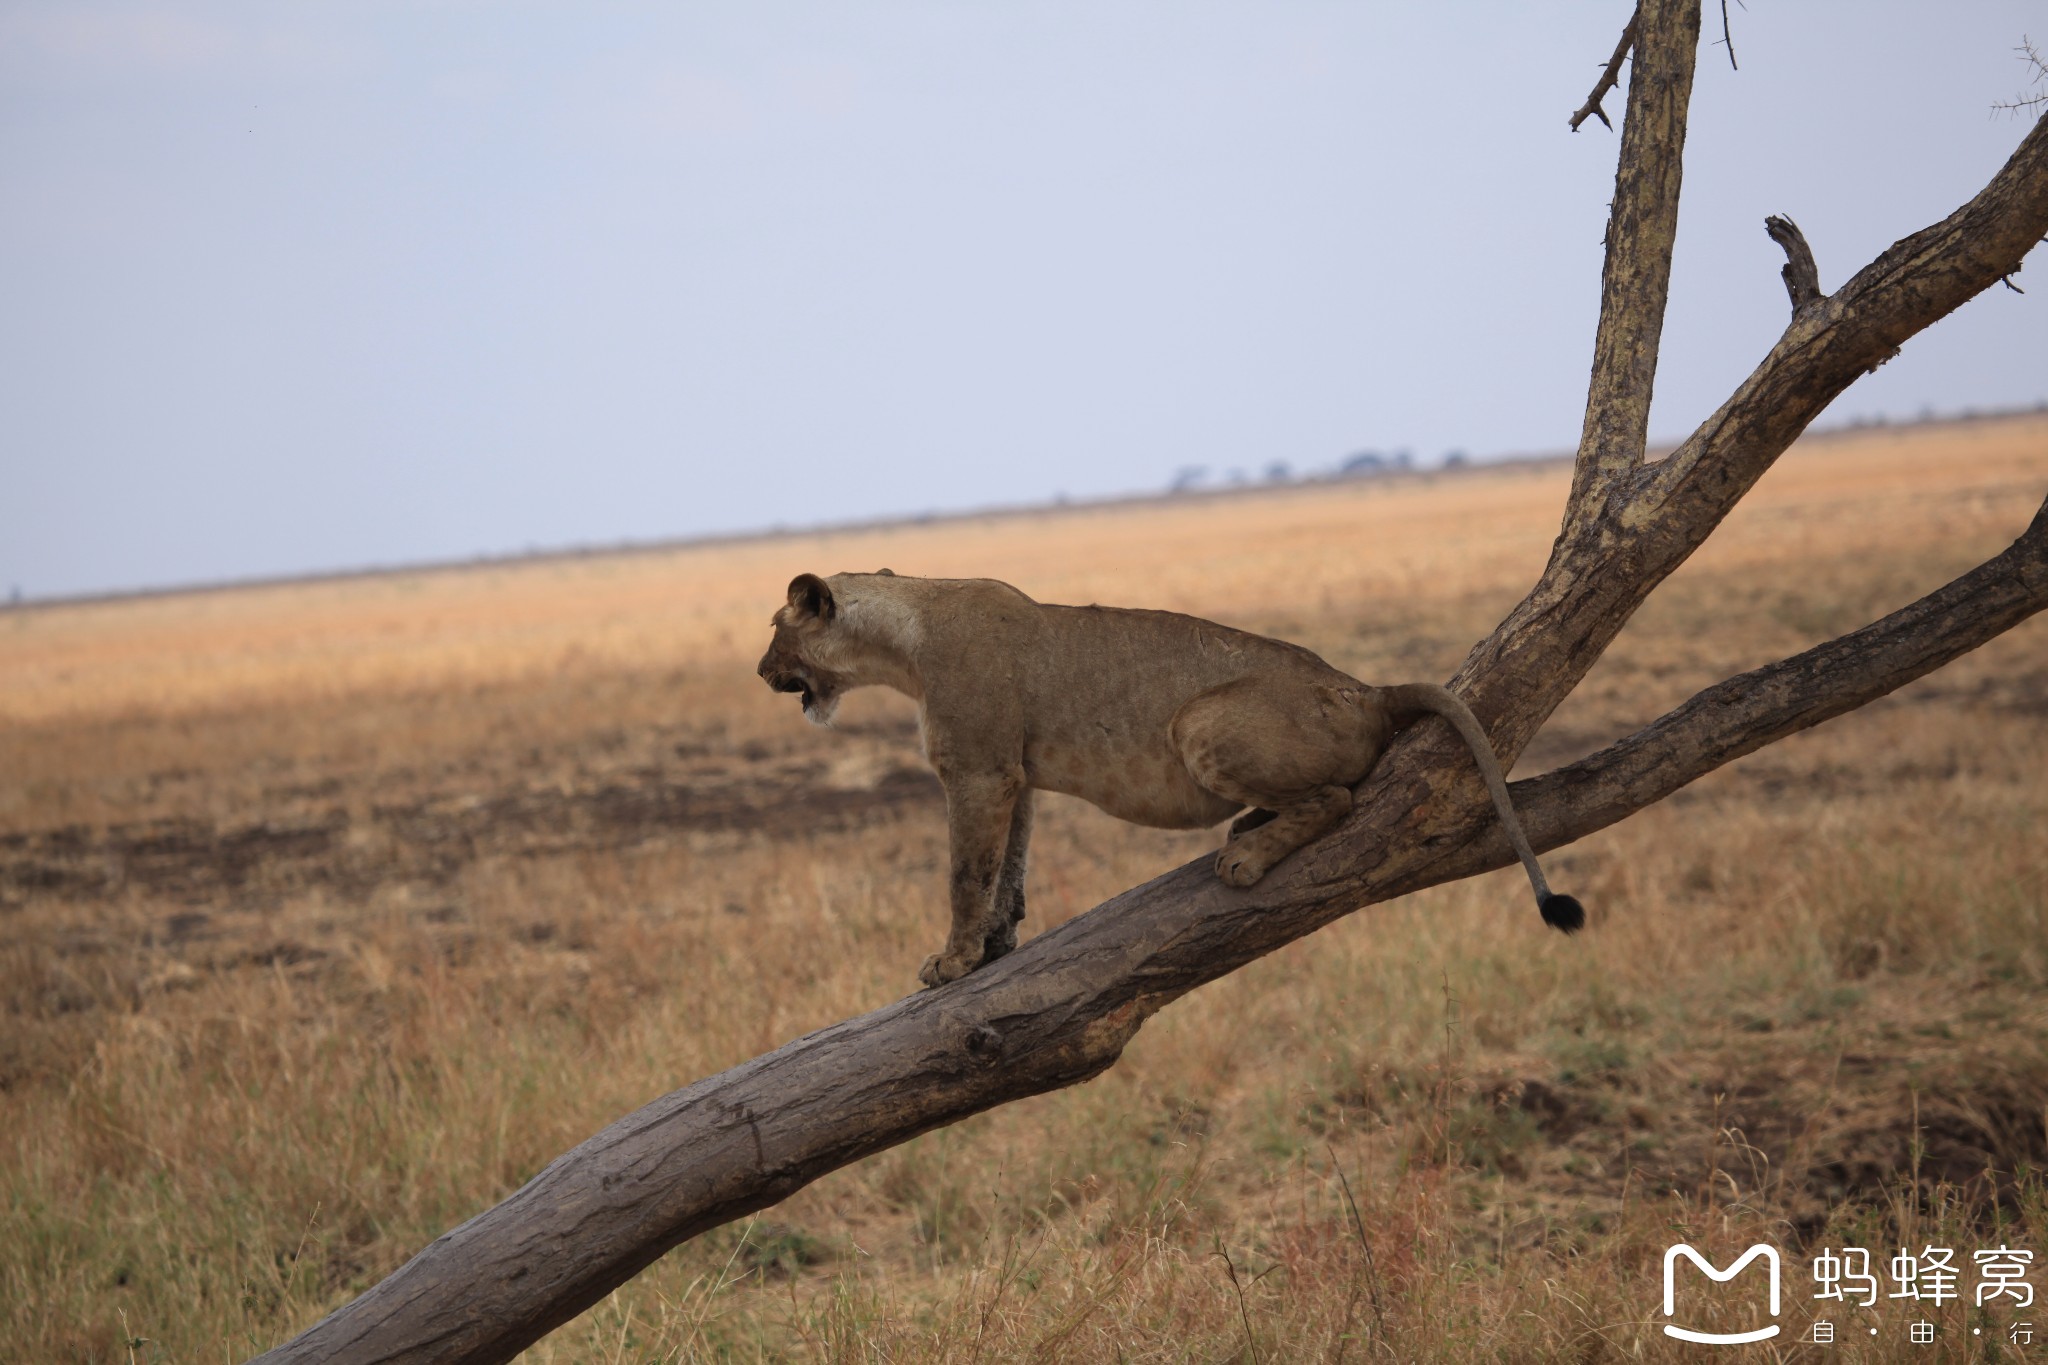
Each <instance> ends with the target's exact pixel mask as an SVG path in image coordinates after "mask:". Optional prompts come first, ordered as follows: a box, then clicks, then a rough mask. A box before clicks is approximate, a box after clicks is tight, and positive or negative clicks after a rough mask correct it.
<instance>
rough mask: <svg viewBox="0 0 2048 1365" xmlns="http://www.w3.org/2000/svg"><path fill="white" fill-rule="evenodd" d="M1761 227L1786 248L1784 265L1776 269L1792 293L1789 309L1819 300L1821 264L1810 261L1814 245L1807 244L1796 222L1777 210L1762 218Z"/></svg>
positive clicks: (1795, 314) (1796, 312) (1796, 311)
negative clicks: (1778, 213) (1775, 212)
mask: <svg viewBox="0 0 2048 1365" xmlns="http://www.w3.org/2000/svg"><path fill="white" fill-rule="evenodd" d="M1764 231H1765V232H1768V233H1770V234H1771V240H1772V241H1774V242H1776V243H1777V244H1778V245H1779V246H1780V247H1783V248H1784V251H1785V268H1784V269H1783V270H1782V271H1780V272H1779V274H1781V275H1782V276H1783V277H1784V280H1785V292H1786V293H1787V294H1790V295H1791V296H1792V313H1793V315H1794V316H1795V317H1796V316H1797V315H1798V313H1799V310H1800V309H1802V308H1804V307H1806V305H1808V304H1809V303H1818V302H1820V300H1821V298H1822V295H1821V292H1820V267H1819V266H1817V265H1815V264H1814V263H1813V248H1812V247H1810V246H1808V245H1807V244H1806V234H1805V233H1803V232H1801V231H1800V230H1799V224H1797V223H1795V222H1793V221H1792V220H1791V219H1790V218H1785V217H1782V216H1780V215H1777V214H1773V215H1771V216H1770V217H1769V218H1766V219H1764Z"/></svg>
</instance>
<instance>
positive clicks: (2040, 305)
mask: <svg viewBox="0 0 2048 1365" xmlns="http://www.w3.org/2000/svg"><path fill="white" fill-rule="evenodd" d="M1629 8H1630V6H1629V4H1628V3H1627V0H1611V3H1593V2H1591V0H1581V2H1579V3H1573V4H1569V5H1565V4H1546V5H1528V4H1510V3H1477V2H1476V0H1475V2H1472V3H1456V4H1413V3H1398V4H1397V3H1363V0H1354V2H1353V3H1342V2H1341V0H1257V2H1256V3H1253V0H1240V2H1239V3H1235V4H1216V3H1204V2H1203V0H1090V2H1089V3H1059V2H1057V0H1032V3H1023V2H1022V0H1010V2H1009V3H1003V2H1002V0H944V2H943V3H941V2H939V0H932V2H931V3H897V2H895V0H858V2H854V0H812V2H811V3H799V2H798V0H728V2H725V3H708V2H707V3H694V4H673V3H671V4H662V5H624V4H604V5H599V4H586V5H574V6H571V5H554V6H548V5H533V4H517V3H502V4H481V3H468V2H465V0H437V2H434V3H412V4H395V3H382V2H381V0H346V2H345V3H293V4H288V5H281V4H276V3H260V4H259V3H242V4H209V3H183V4H126V3H105V4H101V3H91V2H90V0H64V2H63V3H45V2H44V0H0V594H4V593H6V592H8V591H9V590H10V588H15V587H18V589H19V591H20V592H22V593H24V594H25V595H26V596H27V597H29V598H31V599H36V598H46V597H51V596H59V595H70V594H78V593H90V592H100V591H108V590H120V589H127V588H137V587H161V586H167V585H175V584H182V583H194V582H203V581H211V580H223V579H238V578H246V577H252V576H264V575H275V574H293V573H304V572H310V571H320V570H328V569H343V568H351V567H359V566H367V565H378V564H399V563H408V562H417V561H423V560H447V559H462V558H467V557H470V556H474V555H479V554H503V553H508V552H517V551H520V550H523V549H527V548H530V547H538V548H563V547H569V546H576V545H605V544H614V543H618V542H621V541H629V540H631V541H648V540H656V539H664V538H671V537H684V536H694V535H702V534H708V533H718V532H729V531H741V530H748V529H756V528H765V527H768V526H771V525H776V524H782V525H789V526H802V525H810V524H817V523H825V522H835V521H844V520H849V519H856V518H869V517H877V516H884V515H895V514H916V513H921V512H925V511H931V510H941V511H943V510H956V509H966V508H972V507H979V506H987V505H995V504H1015V503H1031V502H1041V501H1046V500H1049V499H1051V498H1053V497H1055V496H1056V495H1062V494H1063V495H1066V496H1068V497H1073V498H1085V497H1095V496H1101V495H1108V494H1117V493H1127V492H1136V491H1146V490H1157V489H1160V488H1162V487H1164V486H1165V485H1166V483H1167V482H1168V480H1169V479H1170V478H1171V477H1172V476H1173V475H1174V473H1175V471H1176V470H1178V469H1180V468H1182V467H1184V466H1194V465H1200V466H1207V467H1208V468H1209V469H1211V470H1212V471H1214V473H1215V476H1216V477H1217V478H1218V479H1221V478H1224V477H1227V476H1228V473H1229V471H1231V470H1233V469H1236V470H1243V471H1246V472H1247V473H1249V474H1251V475H1253V476H1254V477H1256V476H1257V475H1259V474H1260V473H1262V472H1263V471H1264V470H1265V469H1266V467H1267V466H1268V465H1270V464H1272V463H1274V462H1285V463H1286V464H1288V465H1289V466H1291V467H1292V468H1293V469H1295V470H1296V471H1299V472H1310V471H1314V470H1318V469H1327V468H1329V467H1330V466H1332V465H1334V464H1335V463H1337V462H1338V461H1339V460H1341V459H1343V458H1344V457H1346V456H1347V455H1350V454H1352V453H1353V452H1356V451H1359V450H1363V449H1374V450H1381V451H1394V450H1399V449H1408V450H1412V451H1413V452H1414V454H1415V456H1416V458H1417V459H1418V460H1420V461H1423V462H1425V463H1427V462H1433V461H1434V460H1436V459H1437V458H1439V457H1440V456H1441V455H1442V454H1443V453H1444V452H1445V451H1447V450H1452V449H1457V450H1463V451H1466V452H1469V453H1470V454H1471V455H1473V456H1474V457H1486V456H1492V455H1501V454H1509V453H1517V452H1530V451H1545V450H1557V449H1563V448H1568V447H1569V446H1571V445H1572V444H1573V443H1574V442H1575V441H1576V439H1577V434H1578V425H1579V418H1580V414H1581V411H1582V409H1583V404H1584V397H1585V378H1586V371H1587V365H1588V362H1589V357H1590V354H1591V348H1592V329H1593V322H1594V316H1595V309H1596V306H1597V291H1598V283H1599V270H1600V239H1601V231H1602V226H1603V218H1604V214H1605V209H1606V203H1607V200H1608V198H1609V195H1610V193H1611V188H1612V183H1613V173H1614V159H1615V152H1616V145H1617V137H1616V136H1615V135H1614V134H1612V133H1609V132H1608V131H1606V130H1605V129H1603V128H1601V127H1600V126H1599V125H1598V124H1597V123H1591V124H1588V125H1587V126H1586V127H1585V128H1584V129H1582V130H1581V131H1580V132H1578V133H1577V134H1573V133H1570V132H1567V131H1566V127H1565V123H1566V119H1567V117H1568V116H1569V115H1570V114H1571V112H1572V110H1573V109H1575V108H1576V107H1577V106H1578V105H1579V103H1580V101H1581V100H1582V99H1584V97H1585V95H1586V92H1587V90H1588V89H1589V88H1590V86H1591V84H1592V82H1593V79H1594V77H1595V76H1596V74H1597V72H1598V67H1599V64H1600V63H1601V62H1602V61H1603V60H1604V59H1605V58H1606V56H1607V54H1608V52H1609V51H1610V50H1611V49H1612V47H1613V44H1614V40H1615V37H1616V35H1617V34H1618V33H1619V31H1620V27H1621V25H1622V23H1623V22H1624V21H1625V20H1626V18H1627V15H1628V11H1629ZM1708 10H1709V12H1710V17H1709V21H1708V27H1709V31H1710V37H1711V38H1715V39H1718V37H1719V12H1718V6H1716V5H1714V4H1713V3H1711V0H1710V3H1709V4H1708ZM1731 10H1732V13H1733V22H1734V38H1735V49H1736V55H1737V57H1738V58H1739V60H1740V62H1741V69H1740V70H1739V71H1731V70H1730V69H1729V64H1728V60H1727V57H1726V54H1725V52H1724V51H1723V50H1722V48H1720V47H1719V46H1708V47H1705V48H1704V50H1703V54H1702V59H1701V63H1700V74H1699V79H1698V84H1697V87H1696V93H1695V97H1694V101H1693V118H1692V134H1691V139H1690V142H1689V145H1688V149H1687V151H1688V156H1687V165H1686V177H1685V187H1686V198H1685V207H1684V210H1683V213H1682V215H1681V221H1680V228H1679V242H1678V252H1677V260H1676V265H1675V281H1674V287H1673V297H1672V304H1671V309H1670V314H1669V318H1668V324H1667V331H1666V340H1665V345H1664V361H1663V366H1662V369H1661V371H1660V375H1659V383H1658V391H1657V402H1656V407H1655V411H1654V414H1653V423H1652V425H1653V432H1654V434H1655V435H1657V436H1659V437H1663V438H1671V437H1676V436H1679V435H1682V434H1684V433H1685V432H1686V431H1688V430H1690V429H1691V427H1692V426H1693V425H1694V424H1695V423H1696V422H1697V421H1698V420H1700V419H1701V418H1702V417H1703V416H1705V415H1706V414H1707V413H1709V412H1711V410H1712V409H1713V408H1714V406H1715V405H1716V404H1717V403H1718V402H1719V401H1720V400H1721V399H1722V398H1723V397H1725V396H1726V394H1727V392H1728V390H1729V389H1730V388H1731V387H1732V386H1733V384H1734V383H1735V382H1736V381H1737V380H1739V379H1740V377H1741V376H1742V375H1743V374H1744V373H1746V372H1747V371H1748V370H1749V369H1750V368H1751V367H1752V366H1753V365H1754V364H1755V362H1756V361H1757V359H1758V358H1760V357H1761V356H1762V355H1763V353H1764V352H1765V351H1766V350H1767V349H1768V347H1769V346H1770V344H1771V342H1772V341H1773V340H1774V339H1775V338H1776V336H1777V335H1778V333H1779V332H1780V331H1781V330H1782V329H1783V327H1784V324H1785V321H1786V318H1787V303H1786V299H1785V295H1784V290H1783V287H1782V285H1781V284H1780V282H1779V279H1778V267H1779V264H1780V263H1781V261H1782V257H1781V256H1780V254H1779V253H1778V251H1777V248H1776V247H1774V246H1773V245H1772V244H1771V242H1770V240H1769V239H1768V238H1767V237H1766V236H1765V234H1764V231H1763V226H1762V223H1763V218H1764V215H1766V214H1768V213H1785V214H1789V215H1791V216H1792V217H1793V218H1795V219H1796V220H1797V221H1798V222H1799V224H1800V225H1801V226H1802V227H1803V228H1804V229H1805V232H1806V235H1807V237H1808V239H1809V240H1810V241H1811V242H1812V244H1813V247H1814V250H1815V253H1816V255H1817V257H1818V259H1819V262H1820V271H1821V281H1822V285H1823V287H1824V288H1827V289H1833V288H1835V287H1836V286H1838V285H1839V284H1840V283H1841V282H1842V281H1843V280H1844V279H1846V278H1847V276H1848V275H1849V274H1850V273H1852V272H1853V271H1854V270H1856V269H1857V268H1859V267H1861V266H1862V265H1863V264H1865V263H1866V262H1868V260H1869V259H1870V258H1871V257H1872V256H1873V255H1875V254H1876V253H1877V252H1878V251H1880V250H1882V249H1883V248H1884V247H1885V246H1886V245H1888V244H1889V243H1891V242H1892V241H1893V240H1895V239H1897V238H1899V237H1902V236H1904V235H1906V234H1908V233H1910V232H1912V231H1915V230H1916V229H1918V228H1920V227H1923V226H1925V225H1926V224H1928V223H1930V222H1933V221H1935V220H1937V219H1939V218H1941V217H1943V216H1944V215H1946V214H1947V213H1949V212H1950V211H1951V210H1953V209H1954V208H1955V207H1956V206H1957V205H1959V204H1960V203H1962V202H1963V201H1964V200H1966V199H1967V198H1968V197H1969V196H1970V195H1972V194H1973V193H1975V192H1976V190H1977V189H1979V188H1980V187H1981V186H1982V185H1983V183H1984V181H1985V180H1986V179H1987V178H1988V177H1989V176H1990V175H1991V174H1992V173H1993V172H1994V171H1995V170H1996V169H1997V167H1998V166H1999V165H2000V164H2001V163H2002V162H2003V161H2004V159H2005V158H2006V157H2007V156H2008V155H2009V154H2010V152H2011V151H2012V149H2013V148H2014V147H2015V146H2016V145H2017V144H2018V142H2019V140H2020V138H2021V137H2022V135H2023V134H2024V132H2025V124H2024V123H2023V122H2021V121H2018V120H2016V119H2014V118H2013V117H2011V116H2009V115H2001V114H1994V113H1993V112H1992V109H1991V106H1992V104H1993V103H1994V102H1995V101H1999V100H2010V99H2012V98H2013V97H2014V96H2015V95H2017V94H2019V93H2021V92H2022V90H2023V89H2025V88H2027V71H2026V69H2025V67H2024V66H2023V65H2022V64H2021V63H2020V62H2019V61H2018V60H2017V59H2016V56H2015V51H2014V49H2015V48H2016V47H2017V45H2018V44H2019V43H2020V41H2021V39H2022V37H2023V35H2026V34H2028V33H2029V32H2031V33H2032V36H2033V37H2034V38H2035V39H2036V40H2037V41H2040V40H2044V39H2048V10H2044V7H2043V6H2042V4H2041V3H2040V0H1968V3H1962V4H1958V3H1947V2H1941V0H1920V2H1919V3H1903V2H1894V0H1854V2H1853V3H1852V2H1851V0H1748V4H1747V8H1742V7H1738V6H1731ZM2036 88H2038V87H2036ZM1608 106H1609V109H1610V112H1612V113H1613V114H1614V115H1615V116H1616V117H1617V118H1618V117H1619V115H1620V112H1621V109H1622V107H1623V96H1622V95H1621V94H1620V93H1619V92H1617V93H1616V94H1615V95H1613V96H1611V97H1610V98H1609V101H1608ZM2037 268H2038V267H2037ZM2032 273H2033V272H2029V273H2028V274H2025V275H2022V276H2021V277H2020V279H2019V281H2018V282H2019V283H2020V284H2022V285H2023V286H2026V287H2028V288H2029V289H2030V292H2029V293H2028V294H2026V295H2025V296H2022V295H2019V294H2015V293H2012V292H2010V291H2007V290H2004V289H1997V290H1994V291H1992V292H1990V293H1987V294H1985V295H1984V296H1982V297H1980V298H1979V299H1977V300H1976V301H1974V302H1973V303H1971V304H1969V305H1968V306H1967V307H1965V308H1964V309H1963V310H1962V311H1961V312H1960V313H1958V314H1956V315H1955V316H1953V317H1951V318H1950V319H1949V320H1947V321H1945V322H1943V323H1941V324H1939V325H1937V326H1936V327H1935V328H1933V329H1932V330H1930V331H1929V332H1927V333H1925V334H1923V335H1922V336H1920V337H1919V338H1917V339H1915V340H1913V341H1912V342H1910V343H1908V345H1907V347H1906V350H1905V353H1904V354H1903V355H1902V356H1901V357H1900V358H1899V359H1897V360H1894V361H1893V362H1892V363H1891V364H1890V365H1888V366H1886V367H1885V368H1884V369H1882V370H1880V371H1879V372H1878V373H1877V374H1876V375H1874V376H1872V377H1870V378H1868V379H1866V380H1865V381H1864V382H1863V383H1861V384H1859V385H1857V386H1856V387H1855V388H1853V389H1852V390H1851V391H1850V392H1849V393H1848V394H1846V395H1845V396H1844V397H1843V398H1842V399H1840V400H1838V402H1837V403H1836V406H1835V408H1834V409H1833V410H1832V411H1831V412H1830V413H1828V414H1827V416H1826V417H1824V418H1823V422H1825V423H1839V422H1842V421H1846V420H1848V419H1850V418H1854V417H1862V416H1870V415H1875V414H1885V415H1888V416H1890V417H1892V418H1894V419H1898V418H1909V417H1912V416H1914V415H1916V414H1918V413H1920V412H1921V411H1923V410H1924V409H1929V408H1932V409H1934V410H1937V411H1940V412H1943V413H1951V412H1957V411H1960V410H1964V409H1971V408H1978V409H1988V408H1998V407H2014V406H2029V405H2033V404H2036V403H2038V402H2041V401H2043V400H2048V364H2044V360H2048V345H2044V344H2043V338H2044V330H2048V269H2041V270H2040V272H2039V273H2040V274H2041V279H2040V280H2039V281H2038V282H2037V281H2035V280H2033V279H2032Z"/></svg>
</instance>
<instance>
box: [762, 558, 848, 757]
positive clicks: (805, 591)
mask: <svg viewBox="0 0 2048 1365" xmlns="http://www.w3.org/2000/svg"><path fill="white" fill-rule="evenodd" d="M838 616H839V604H838V603H837V602H836V601H834V600H833V597H832V585H831V584H829V583H827V582H826V581H825V580H824V579H822V578H820V577H818V576H817V575H816V574H814V573H805V574H798V575H797V576H796V577H795V578H793V579H791V580H790V584H789V601H788V602H786V603H785V604H783V606H782V608H781V609H780V610H778V611H777V612H776V613H775V616H774V619H773V624H774V626H775V638H774V639H773V640H770V641H769V642H768V652H767V653H766V654H763V655H762V656H761V666H760V668H759V669H758V670H756V671H757V672H759V673H760V675H761V680H762V681H763V682H765V683H767V684H768V686H770V687H771V688H773V689H775V690H776V691H777V692H801V693H802V694H803V699H804V718H805V719H806V720H808V721H810V722H811V723H812V724H813V725H830V724H831V723H832V716H833V713H834V712H836V711H837V710H838V709H839V699H840V698H841V697H842V696H843V695H844V694H845V692H846V689H847V688H848V687H850V686H852V685H853V680H852V679H851V678H849V677H847V676H846V675H845V674H844V673H842V672H840V671H838V670H836V669H835V668H834V667H833V666H832V660H833V657H834V654H835V652H836V651H835V648H834V645H835V636H836V633H837V632H836V630H835V626H836V623H837V620H838Z"/></svg>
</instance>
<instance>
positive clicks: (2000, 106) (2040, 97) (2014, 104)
mask: <svg viewBox="0 0 2048 1365" xmlns="http://www.w3.org/2000/svg"><path fill="white" fill-rule="evenodd" d="M2013 51H2015V52H2017V53H2019V54H2020V60H2021V61H2023V62H2025V63H2026V64H2027V65H2028V66H2031V67H2032V68H2034V84H2036V85H2041V84H2043V83H2044V82H2048V58H2044V57H2042V55H2041V50H2040V49H2039V48H2037V47H2035V46H2034V40H2033V39H2032V38H2027V37H2022V38H2021V39H2020V45H2019V46H2018V47H2016V48H2014V49H2013ZM2044 104H2048V90H2043V91H2041V92H2040V93H2039V94H2035V95H2028V94H2018V95H2014V96H2013V97H2012V98H2011V99H2010V100H1998V101H1996V102H1994V103H1993V104H1992V106H1991V107H1992V108H1993V109H1995V110H1998V111H1999V112H2001V113H2006V114H2023V113H2025V112H2027V111H2028V110H2030V109H2039V108H2040V107H2041V106H2042V105H2044Z"/></svg>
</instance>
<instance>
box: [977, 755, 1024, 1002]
mask: <svg viewBox="0 0 2048 1365" xmlns="http://www.w3.org/2000/svg"><path fill="white" fill-rule="evenodd" d="M1030 848H1031V789H1030V788H1029V787H1026V788H1025V789H1024V790H1022V791H1020V792H1018V793H1017V799H1016V801H1015V802H1014V803H1012V805H1011V806H1010V837H1009V841H1008V843H1007V845H1006V846H1005V847H1004V849H1003V868H1002V871H1001V872H999V873H997V874H996V901H995V915H994V927H993V928H991V929H990V930H989V934H988V938H987V940H986V941H985V942H983V944H982V953H981V965H982V966H984V967H986V966H987V965H988V964H989V963H991V962H994V961H995V960H996V959H997V958H999V957H1002V956H1004V955H1006V954H1007V953H1009V952H1010V951H1011V950H1012V949H1013V948H1015V947H1016V946H1017V926H1018V925H1019V924H1021V923H1022V922H1023V920H1024V870H1025V862H1026V857H1027V854H1028V853H1029V851H1030Z"/></svg>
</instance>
